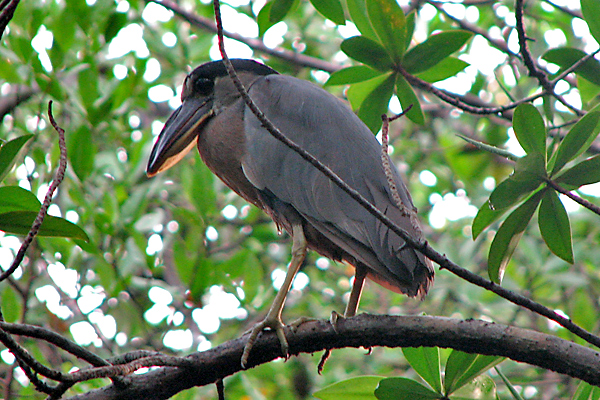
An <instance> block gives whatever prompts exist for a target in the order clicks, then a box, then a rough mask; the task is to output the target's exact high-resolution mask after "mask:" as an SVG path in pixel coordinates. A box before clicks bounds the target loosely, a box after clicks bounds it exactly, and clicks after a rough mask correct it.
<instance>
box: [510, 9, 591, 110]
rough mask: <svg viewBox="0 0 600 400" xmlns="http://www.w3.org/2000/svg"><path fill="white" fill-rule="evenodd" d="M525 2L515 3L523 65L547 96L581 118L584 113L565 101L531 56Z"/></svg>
mask: <svg viewBox="0 0 600 400" xmlns="http://www.w3.org/2000/svg"><path fill="white" fill-rule="evenodd" d="M523 2H524V0H516V1H515V19H516V29H517V37H518V38H519V47H520V52H521V56H522V57H523V63H524V64H525V67H527V70H528V71H529V76H531V77H533V78H536V79H537V81H538V82H539V84H540V86H541V87H542V88H543V90H544V92H545V93H546V94H549V95H552V96H553V97H554V98H556V99H557V100H558V101H559V102H561V103H562V104H563V105H564V106H565V107H567V108H568V109H570V110H571V111H573V112H574V113H575V114H577V115H580V116H581V115H583V114H584V112H583V111H581V110H579V109H577V108H576V107H574V106H572V105H571V104H570V103H569V102H568V101H566V100H565V99H564V97H563V96H561V95H559V94H557V93H556V92H555V91H554V87H555V84H556V82H551V81H550V80H549V79H548V77H547V76H546V74H545V73H544V72H543V71H542V70H540V69H539V68H538V67H537V65H536V64H535V62H534V61H533V57H532V56H531V52H530V51H529V46H528V45H527V41H528V38H527V36H526V34H525V26H524V24H523V20H524V15H523Z"/></svg>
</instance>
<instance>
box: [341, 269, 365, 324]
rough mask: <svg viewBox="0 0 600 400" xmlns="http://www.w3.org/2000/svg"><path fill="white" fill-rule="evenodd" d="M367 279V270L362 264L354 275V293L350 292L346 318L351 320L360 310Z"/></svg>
mask: <svg viewBox="0 0 600 400" xmlns="http://www.w3.org/2000/svg"><path fill="white" fill-rule="evenodd" d="M366 277H367V268H366V267H364V266H362V265H360V264H359V265H357V266H356V273H355V274H354V283H353V284H352V291H351V292H350V298H349V299H348V304H347V305H346V311H344V318H350V317H354V316H355V315H356V310H358V303H359V302H360V295H361V294H362V290H363V286H364V285H365V278H366Z"/></svg>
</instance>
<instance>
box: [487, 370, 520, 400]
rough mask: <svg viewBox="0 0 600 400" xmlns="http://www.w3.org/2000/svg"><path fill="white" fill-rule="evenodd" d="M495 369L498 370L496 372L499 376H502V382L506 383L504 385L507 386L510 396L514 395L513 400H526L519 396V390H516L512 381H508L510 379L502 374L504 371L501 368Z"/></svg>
mask: <svg viewBox="0 0 600 400" xmlns="http://www.w3.org/2000/svg"><path fill="white" fill-rule="evenodd" d="M494 369H495V370H496V372H497V373H498V375H500V378H502V381H503V382H504V384H505V385H506V387H507V388H508V390H509V391H510V394H511V395H512V397H513V399H515V400H524V399H523V397H521V395H520V394H519V391H518V390H517V388H515V387H514V386H513V384H512V383H510V381H509V380H508V378H507V377H506V376H504V374H503V373H502V371H501V370H500V368H494Z"/></svg>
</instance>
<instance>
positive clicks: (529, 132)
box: [513, 103, 546, 164]
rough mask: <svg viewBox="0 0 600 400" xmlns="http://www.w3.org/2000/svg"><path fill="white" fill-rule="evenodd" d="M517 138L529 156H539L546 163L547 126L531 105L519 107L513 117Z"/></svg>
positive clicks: (526, 104)
mask: <svg viewBox="0 0 600 400" xmlns="http://www.w3.org/2000/svg"><path fill="white" fill-rule="evenodd" d="M513 129H514V131H515V136H516V137H517V140H518V141H519V144H521V147H523V150H525V152H526V153H527V154H539V155H540V156H541V157H543V160H544V161H543V162H544V164H545V162H546V126H545V125H544V119H543V118H542V116H541V115H540V113H539V112H538V110H537V109H536V108H535V107H534V106H533V105H532V104H531V103H524V104H521V105H520V106H518V107H517V108H516V110H515V114H514V117H513Z"/></svg>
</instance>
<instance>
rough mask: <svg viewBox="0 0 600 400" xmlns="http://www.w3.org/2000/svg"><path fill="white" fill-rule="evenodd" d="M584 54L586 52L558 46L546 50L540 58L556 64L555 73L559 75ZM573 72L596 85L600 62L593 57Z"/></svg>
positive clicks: (599, 72) (598, 80)
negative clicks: (557, 67) (556, 69)
mask: <svg viewBox="0 0 600 400" xmlns="http://www.w3.org/2000/svg"><path fill="white" fill-rule="evenodd" d="M586 55H587V53H586V52H584V51H582V50H579V49H575V48H572V47H558V48H555V49H550V50H548V51H547V52H546V53H544V55H543V56H542V58H543V59H544V60H546V61H548V62H551V63H552V64H556V65H558V66H559V67H560V70H559V71H558V72H557V73H556V75H560V74H561V73H562V72H563V71H564V70H566V69H568V68H570V67H571V66H572V65H573V64H575V63H576V62H577V61H579V60H581V59H582V58H583V57H585V56H586ZM575 73H576V74H577V75H579V76H581V77H583V78H585V79H587V80H588V81H590V82H592V83H594V84H596V85H600V62H599V61H598V60H596V59H595V58H593V57H592V58H590V59H588V60H587V61H586V62H584V63H583V64H581V65H580V66H578V67H577V68H575Z"/></svg>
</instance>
